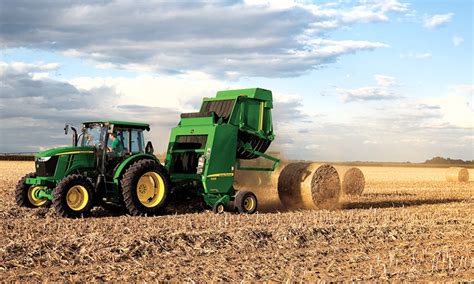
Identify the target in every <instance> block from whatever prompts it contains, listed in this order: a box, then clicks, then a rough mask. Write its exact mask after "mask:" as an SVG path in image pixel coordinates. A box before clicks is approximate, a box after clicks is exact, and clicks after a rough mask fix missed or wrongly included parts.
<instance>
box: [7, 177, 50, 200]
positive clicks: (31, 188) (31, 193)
mask: <svg viewBox="0 0 474 284" xmlns="http://www.w3.org/2000/svg"><path fill="white" fill-rule="evenodd" d="M34 177H36V173H29V174H27V175H25V176H24V177H22V178H21V179H20V180H19V181H18V184H17V185H16V189H15V200H16V204H18V206H20V207H28V208H36V207H49V206H51V201H49V200H48V199H46V198H45V199H39V198H37V197H36V196H35V192H36V191H37V190H38V189H41V187H42V186H39V185H30V184H25V180H26V179H27V178H34Z"/></svg>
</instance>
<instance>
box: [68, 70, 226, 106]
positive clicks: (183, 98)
mask: <svg viewBox="0 0 474 284" xmlns="http://www.w3.org/2000/svg"><path fill="white" fill-rule="evenodd" d="M68 82H69V83H70V84H72V85H74V86H75V87H76V88H78V89H79V90H86V91H90V90H92V89H97V88H103V87H106V88H112V89H114V90H115V91H116V92H117V94H118V95H120V101H119V103H120V104H123V105H144V106H149V107H165V108H173V109H177V110H180V111H183V112H185V111H191V110H193V109H195V108H196V106H195V105H194V106H193V105H190V102H193V101H196V100H197V103H199V102H200V98H203V97H209V96H213V95H214V94H215V93H216V92H217V91H218V90H223V89H230V88H232V84H230V83H228V82H223V81H220V80H216V79H214V78H212V77H210V76H209V75H207V74H204V73H200V72H190V73H187V74H180V75H176V76H151V75H142V76H137V77H78V78H74V79H71V80H69V81H68Z"/></svg>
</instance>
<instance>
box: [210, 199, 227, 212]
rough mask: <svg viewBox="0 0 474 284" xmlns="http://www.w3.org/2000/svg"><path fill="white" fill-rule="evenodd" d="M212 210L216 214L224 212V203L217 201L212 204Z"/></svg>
mask: <svg viewBox="0 0 474 284" xmlns="http://www.w3.org/2000/svg"><path fill="white" fill-rule="evenodd" d="M212 212H214V213H216V214H222V213H224V212H225V206H224V203H222V202H217V203H216V204H214V205H213V206H212Z"/></svg>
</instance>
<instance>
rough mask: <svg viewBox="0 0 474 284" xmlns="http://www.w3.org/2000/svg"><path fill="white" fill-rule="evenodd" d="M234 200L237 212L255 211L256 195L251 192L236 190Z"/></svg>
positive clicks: (248, 212) (256, 204)
mask: <svg viewBox="0 0 474 284" xmlns="http://www.w3.org/2000/svg"><path fill="white" fill-rule="evenodd" d="M234 202H235V206H236V207H237V210H238V211H239V213H242V214H253V213H255V212H256V211H257V207H258V201H257V197H256V196H255V194H253V193H252V192H249V191H238V192H237V194H236V195H235V201H234ZM249 203H250V204H249Z"/></svg>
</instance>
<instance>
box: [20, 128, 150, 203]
mask: <svg viewBox="0 0 474 284" xmlns="http://www.w3.org/2000/svg"><path fill="white" fill-rule="evenodd" d="M96 123H99V124H103V125H101V126H103V127H107V128H108V129H109V130H113V129H114V127H117V128H128V129H130V130H134V129H136V130H143V129H148V128H149V124H146V123H138V122H126V121H92V122H85V123H84V125H88V124H96ZM101 137H102V140H101V141H99V143H98V144H97V146H68V147H60V148H53V149H48V150H45V151H42V152H39V153H37V154H36V155H35V160H36V161H35V167H36V174H37V177H35V178H27V179H26V180H25V183H26V184H29V185H41V186H44V187H45V188H43V189H41V190H38V192H37V193H36V194H37V195H38V196H37V197H38V198H47V199H49V200H52V199H53V189H54V188H55V187H56V186H57V184H58V183H59V182H60V181H61V180H62V179H63V178H64V177H66V176H68V175H71V174H78V173H79V174H82V175H86V176H87V177H88V178H89V179H90V180H91V181H92V182H93V183H94V184H95V183H96V181H97V180H98V176H99V174H100V173H101V169H102V162H101V161H102V158H103V157H104V155H103V154H104V150H103V149H106V147H105V145H106V140H105V139H109V138H108V137H109V136H108V135H103V136H101ZM116 141H118V139H116ZM112 146H115V147H117V145H112ZM127 148H128V149H130V145H127ZM143 151H144V149H142V152H137V153H130V154H127V155H126V156H124V160H123V161H121V162H120V160H108V161H109V162H108V163H109V164H108V166H107V167H108V168H109V169H110V168H112V169H114V168H116V171H115V172H110V170H107V171H106V172H105V175H104V177H105V181H104V185H103V187H101V188H98V189H97V190H99V191H103V193H104V194H103V196H105V198H106V200H105V201H107V202H118V201H119V198H120V192H119V190H120V182H119V177H120V176H121V175H122V174H123V172H124V170H125V169H126V167H127V166H128V165H130V163H133V162H135V161H138V160H140V159H155V160H157V161H158V159H156V157H155V156H153V155H149V154H145V153H144V152H143ZM121 152H122V153H123V154H124V151H121ZM109 154H110V153H107V154H106V157H108V155H109ZM119 154H120V153H119ZM124 155H125V154H124ZM111 161H112V162H117V163H119V162H120V165H119V166H117V167H115V166H114V165H113V164H110V162H111ZM158 162H159V161H158Z"/></svg>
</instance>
